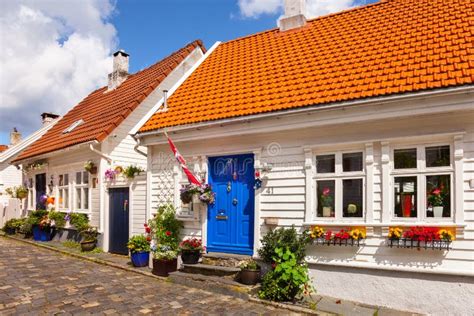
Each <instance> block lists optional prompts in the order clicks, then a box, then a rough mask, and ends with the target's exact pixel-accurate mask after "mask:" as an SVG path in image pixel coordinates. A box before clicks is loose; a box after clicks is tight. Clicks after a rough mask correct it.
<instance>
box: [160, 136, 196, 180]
mask: <svg viewBox="0 0 474 316" xmlns="http://www.w3.org/2000/svg"><path fill="white" fill-rule="evenodd" d="M165 136H166V138H168V143H169V144H170V147H171V150H172V151H173V154H174V157H175V158H176V160H177V161H178V163H179V165H180V166H181V168H182V169H183V171H184V173H185V174H186V176H187V177H188V180H189V182H190V183H192V184H196V185H201V181H199V179H198V178H197V177H196V176H195V175H194V174H193V173H192V172H191V171H190V170H189V169H188V167H187V166H186V160H184V157H183V156H181V154H180V153H179V151H178V148H176V146H175V145H174V143H173V141H172V140H171V138H170V137H169V136H168V133H167V132H166V131H165Z"/></svg>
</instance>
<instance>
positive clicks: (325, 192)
mask: <svg viewBox="0 0 474 316" xmlns="http://www.w3.org/2000/svg"><path fill="white" fill-rule="evenodd" d="M329 193H331V190H329V188H325V189H324V190H323V195H329Z"/></svg>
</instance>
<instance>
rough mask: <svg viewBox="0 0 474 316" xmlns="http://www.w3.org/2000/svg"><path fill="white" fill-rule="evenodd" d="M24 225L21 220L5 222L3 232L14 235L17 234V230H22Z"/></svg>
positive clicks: (15, 219)
mask: <svg viewBox="0 0 474 316" xmlns="http://www.w3.org/2000/svg"><path fill="white" fill-rule="evenodd" d="M22 224H23V221H22V220H21V219H17V218H12V219H9V220H8V221H6V222H5V224H4V225H3V228H2V230H3V231H4V232H5V234H7V235H14V234H15V233H16V232H17V230H18V229H20V227H21V225H22Z"/></svg>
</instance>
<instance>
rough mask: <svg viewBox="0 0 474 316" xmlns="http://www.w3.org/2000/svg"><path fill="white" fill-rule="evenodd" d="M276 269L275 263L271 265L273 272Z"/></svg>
mask: <svg viewBox="0 0 474 316" xmlns="http://www.w3.org/2000/svg"><path fill="white" fill-rule="evenodd" d="M276 267H277V264H276V262H273V263H272V269H273V270H275V268H276Z"/></svg>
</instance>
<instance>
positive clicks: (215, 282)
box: [169, 271, 260, 300]
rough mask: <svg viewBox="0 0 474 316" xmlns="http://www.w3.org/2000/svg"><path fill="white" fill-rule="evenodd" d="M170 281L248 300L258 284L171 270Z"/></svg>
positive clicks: (257, 287) (255, 291)
mask: <svg viewBox="0 0 474 316" xmlns="http://www.w3.org/2000/svg"><path fill="white" fill-rule="evenodd" d="M169 279H170V280H171V282H173V283H176V284H181V285H186V286H190V287H194V288H198V289H202V290H205V291H209V292H213V293H218V294H223V295H229V296H233V297H237V298H241V299H245V300H248V299H249V297H250V296H251V295H254V294H256V293H257V292H258V290H259V288H260V286H258V285H256V286H248V285H244V284H241V283H238V282H236V281H233V280H230V279H225V278H222V277H218V276H212V275H204V274H199V273H193V274H191V273H185V272H181V271H176V272H172V273H170V275H169Z"/></svg>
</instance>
